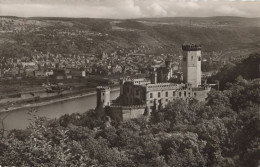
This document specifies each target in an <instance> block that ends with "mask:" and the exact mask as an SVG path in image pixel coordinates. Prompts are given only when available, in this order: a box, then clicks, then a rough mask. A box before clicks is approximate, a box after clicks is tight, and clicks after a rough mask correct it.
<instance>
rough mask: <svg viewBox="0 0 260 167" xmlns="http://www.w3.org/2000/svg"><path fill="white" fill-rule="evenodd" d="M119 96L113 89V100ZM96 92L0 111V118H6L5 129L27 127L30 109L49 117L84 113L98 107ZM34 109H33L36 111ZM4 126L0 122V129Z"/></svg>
mask: <svg viewBox="0 0 260 167" xmlns="http://www.w3.org/2000/svg"><path fill="white" fill-rule="evenodd" d="M118 96H119V90H114V91H111V100H114V99H115V98H117V97H118ZM96 101H97V99H96V94H89V95H87V96H83V97H78V98H75V99H70V100H64V101H60V102H56V103H51V104H47V105H43V106H39V107H33V108H28V107H27V108H21V109H16V110H12V111H8V112H2V113H0V120H4V122H3V123H4V129H5V130H11V129H25V128H26V127H27V126H28V125H29V123H30V122H31V121H32V116H30V115H29V114H28V111H30V110H32V109H34V110H35V109H36V110H35V112H33V114H34V115H37V116H45V117H47V118H59V117H60V116H62V115H64V114H72V113H84V112H86V111H88V110H90V109H94V108H95V107H96V103H97V102H96ZM34 110H33V111H34ZM2 128H3V126H2V124H0V129H2Z"/></svg>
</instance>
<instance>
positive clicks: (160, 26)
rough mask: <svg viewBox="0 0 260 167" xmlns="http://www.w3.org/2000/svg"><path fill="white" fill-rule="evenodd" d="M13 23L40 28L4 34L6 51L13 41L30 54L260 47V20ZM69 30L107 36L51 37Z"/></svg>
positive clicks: (24, 20)
mask: <svg viewBox="0 0 260 167" xmlns="http://www.w3.org/2000/svg"><path fill="white" fill-rule="evenodd" d="M1 18H5V17H1ZM1 18H0V21H1ZM8 18H9V19H12V20H13V22H14V24H15V23H16V22H17V24H18V23H19V24H20V23H21V22H22V23H24V24H25V25H26V26H27V27H29V28H30V27H34V28H39V29H40V30H41V31H40V32H38V33H37V32H31V33H30V32H27V33H23V32H21V33H19V32H18V33H16V34H15V35H10V34H8V35H7V34H3V33H1V34H0V38H1V40H2V42H1V40H0V49H1V47H4V46H6V44H5V43H8V41H12V45H17V46H19V47H21V48H25V49H23V50H28V49H29V50H34V49H37V50H41V51H51V52H73V53H86V52H88V53H99V52H102V51H106V52H111V51H113V50H115V49H116V48H134V47H136V46H140V45H142V46H146V47H148V48H150V49H149V52H151V53H153V52H156V51H157V50H158V48H161V47H163V49H164V50H166V51H168V52H174V53H179V52H180V49H181V44H183V43H188V42H189V43H190V42H193V43H200V44H202V45H203V49H204V51H220V50H229V49H240V48H251V49H254V48H257V47H259V45H260V18H241V17H206V18H199V17H176V18H140V19H126V20H118V19H92V18H41V17H39V18H38V17H33V18H17V17H8ZM0 26H1V24H0ZM14 26H16V24H15V25H14ZM11 27H12V26H11ZM7 28H8V27H7ZM67 30H75V31H84V30H86V31H89V32H94V33H102V35H103V36H102V35H101V36H98V35H96V36H95V37H93V36H92V37H87V36H86V35H83V36H77V37H75V36H62V37H57V38H56V37H55V38H54V37H53V38H51V37H48V36H50V34H53V35H55V34H54V32H63V31H67ZM39 34H40V36H42V35H43V36H45V38H44V39H43V38H39V37H37V35H38V36H39ZM90 38H91V39H90ZM18 39H19V40H18ZM92 39H93V40H92ZM90 40H92V41H90ZM35 41H37V42H35ZM66 41H67V42H66ZM73 41H74V43H73ZM24 43H26V45H24ZM46 43H47V44H48V43H57V45H55V46H43V45H46ZM22 44H23V45H22ZM167 49H168V50H167ZM3 54H4V53H3ZM0 56H1V55H0Z"/></svg>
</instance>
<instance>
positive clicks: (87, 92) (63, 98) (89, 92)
mask: <svg viewBox="0 0 260 167" xmlns="http://www.w3.org/2000/svg"><path fill="white" fill-rule="evenodd" d="M118 90H119V86H113V87H112V88H111V91H112V92H113V91H118ZM94 94H96V90H95V89H88V90H82V91H77V92H71V93H67V94H60V95H57V96H51V97H46V98H40V99H37V101H32V102H29V103H28V102H26V101H23V102H20V103H19V104H16V105H15V106H14V105H13V106H9V107H8V108H7V107H6V106H4V107H3V106H2V107H0V112H8V111H14V110H18V109H24V108H34V107H40V106H44V105H49V104H53V103H58V102H62V101H67V100H72V99H77V98H81V97H86V96H91V95H94Z"/></svg>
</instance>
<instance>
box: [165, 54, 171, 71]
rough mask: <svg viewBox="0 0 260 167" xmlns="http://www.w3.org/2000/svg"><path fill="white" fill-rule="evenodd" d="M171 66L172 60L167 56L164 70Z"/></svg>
mask: <svg viewBox="0 0 260 167" xmlns="http://www.w3.org/2000/svg"><path fill="white" fill-rule="evenodd" d="M171 65H172V59H171V57H170V56H167V58H166V59H165V66H166V68H171Z"/></svg>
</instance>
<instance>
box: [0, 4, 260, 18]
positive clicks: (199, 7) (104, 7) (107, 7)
mask: <svg viewBox="0 0 260 167" xmlns="http://www.w3.org/2000/svg"><path fill="white" fill-rule="evenodd" d="M0 15H1V16H19V17H89V18H117V19H126V18H143V17H187V16H192V17H208V16H240V17H260V0H239V1H238V0H0Z"/></svg>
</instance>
